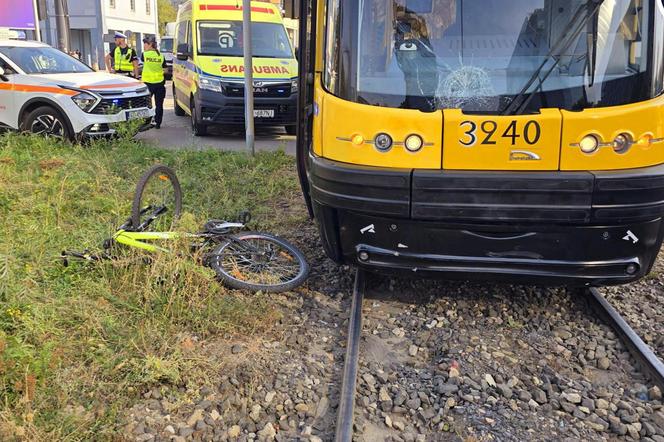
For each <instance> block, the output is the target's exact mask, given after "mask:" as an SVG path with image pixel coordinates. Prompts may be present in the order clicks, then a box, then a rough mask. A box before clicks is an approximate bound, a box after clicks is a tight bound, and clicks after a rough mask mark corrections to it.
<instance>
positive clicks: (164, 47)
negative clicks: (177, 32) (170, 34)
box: [159, 38, 173, 52]
mask: <svg viewBox="0 0 664 442" xmlns="http://www.w3.org/2000/svg"><path fill="white" fill-rule="evenodd" d="M159 50H160V51H161V52H173V39H172V38H162V39H161V43H160V44H159Z"/></svg>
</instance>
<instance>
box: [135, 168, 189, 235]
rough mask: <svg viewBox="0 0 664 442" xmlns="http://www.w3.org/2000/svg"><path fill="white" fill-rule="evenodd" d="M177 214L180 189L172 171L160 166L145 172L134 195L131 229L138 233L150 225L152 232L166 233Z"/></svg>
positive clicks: (180, 195)
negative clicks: (138, 230) (140, 228)
mask: <svg viewBox="0 0 664 442" xmlns="http://www.w3.org/2000/svg"><path fill="white" fill-rule="evenodd" d="M181 211H182V189H181V188H180V182H179V181H178V178H177V176H176V175H175V171H173V169H171V168H169V167H166V166H164V165H161V164H157V165H154V166H152V167H151V168H149V169H148V170H146V171H145V173H144V174H143V175H142V176H141V178H140V179H139V180H138V184H137V185H136V192H135V193H134V201H133V203H132V206H131V225H132V227H133V228H134V229H138V228H139V227H141V226H144V227H147V225H151V226H152V227H151V229H152V230H156V231H167V230H170V229H171V228H172V226H173V224H175V221H177V220H178V218H179V217H180V212H181ZM146 223H147V224H146Z"/></svg>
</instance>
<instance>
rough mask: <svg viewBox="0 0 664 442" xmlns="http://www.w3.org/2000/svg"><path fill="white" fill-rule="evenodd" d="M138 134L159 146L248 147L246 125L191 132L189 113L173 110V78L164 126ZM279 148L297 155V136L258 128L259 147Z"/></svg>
mask: <svg viewBox="0 0 664 442" xmlns="http://www.w3.org/2000/svg"><path fill="white" fill-rule="evenodd" d="M137 138H138V139H141V140H144V141H147V142H148V143H151V144H154V145H155V146H158V147H164V148H170V149H194V150H204V149H219V150H233V151H242V150H246V144H245V134H244V130H243V129H241V130H239V131H238V132H227V131H220V130H219V129H218V128H210V131H209V134H208V135H207V136H205V137H195V136H194V135H193V134H192V133H191V126H190V118H189V116H185V117H178V116H176V115H175V112H174V111H173V94H172V87H171V82H170V81H168V82H166V100H165V101H164V120H163V122H162V124H161V129H151V130H149V131H147V132H143V133H140V134H139V135H138V136H137ZM279 149H282V150H285V151H286V152H287V153H289V154H292V155H294V154H295V137H294V136H290V135H286V132H285V130H284V128H283V127H281V126H279V127H274V128H257V129H256V150H257V151H263V150H265V151H274V150H279Z"/></svg>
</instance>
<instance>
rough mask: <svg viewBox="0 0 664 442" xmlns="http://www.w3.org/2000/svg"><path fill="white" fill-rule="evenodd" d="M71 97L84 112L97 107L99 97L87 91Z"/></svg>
mask: <svg viewBox="0 0 664 442" xmlns="http://www.w3.org/2000/svg"><path fill="white" fill-rule="evenodd" d="M71 99H72V101H73V102H74V103H76V105H77V106H78V107H80V108H81V110H82V111H83V112H90V111H91V110H92V108H93V107H95V104H97V97H95V96H94V95H91V94H88V93H87V92H81V93H80V94H77V95H74V96H73V97H71Z"/></svg>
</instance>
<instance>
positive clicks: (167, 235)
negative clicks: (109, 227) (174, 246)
mask: <svg viewBox="0 0 664 442" xmlns="http://www.w3.org/2000/svg"><path fill="white" fill-rule="evenodd" d="M183 236H189V235H183V234H182V233H178V232H128V231H126V230H118V231H117V232H115V234H114V235H113V240H114V241H116V242H118V243H119V244H124V245H125V246H129V247H136V248H138V249H143V250H147V251H148V252H170V250H168V249H165V248H163V247H159V246H156V245H154V244H150V243H147V242H145V241H155V240H175V239H179V238H182V237H183Z"/></svg>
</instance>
